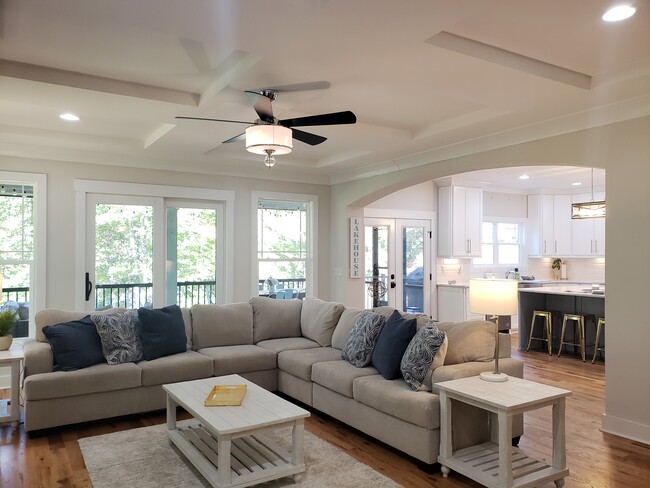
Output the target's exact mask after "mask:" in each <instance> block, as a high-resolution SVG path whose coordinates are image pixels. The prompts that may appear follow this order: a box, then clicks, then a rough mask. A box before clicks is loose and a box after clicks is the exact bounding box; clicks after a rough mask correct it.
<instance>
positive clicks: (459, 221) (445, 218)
mask: <svg viewBox="0 0 650 488" xmlns="http://www.w3.org/2000/svg"><path fill="white" fill-rule="evenodd" d="M482 221H483V190H481V189H480V188H466V187H462V186H444V187H441V188H439V189H438V256H440V257H457V258H458V257H477V256H480V255H481V223H482Z"/></svg>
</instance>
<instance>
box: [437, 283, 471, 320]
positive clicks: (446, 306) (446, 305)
mask: <svg viewBox="0 0 650 488" xmlns="http://www.w3.org/2000/svg"><path fill="white" fill-rule="evenodd" d="M467 295H468V292H467V288H466V287H463V286H444V285H438V320H439V321H440V322H465V320H467V319H466V317H467Z"/></svg>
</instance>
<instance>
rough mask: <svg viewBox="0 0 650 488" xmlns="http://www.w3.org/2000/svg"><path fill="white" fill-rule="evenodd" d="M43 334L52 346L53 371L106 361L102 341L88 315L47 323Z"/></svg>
mask: <svg viewBox="0 0 650 488" xmlns="http://www.w3.org/2000/svg"><path fill="white" fill-rule="evenodd" d="M43 334H45V337H46V338H47V341H48V342H49V343H50V347H51V348H52V354H53V355H54V370H55V371H74V370H76V369H82V368H87V367H88V366H92V365H93V364H98V363H105V362H106V359H105V358H104V354H103V353H102V341H101V339H100V337H99V334H98V333H97V329H96V328H95V323H94V322H93V321H92V320H91V319H90V316H89V315H86V316H85V317H84V318H83V319H81V320H72V321H70V322H63V323H60V324H56V325H47V326H45V327H43Z"/></svg>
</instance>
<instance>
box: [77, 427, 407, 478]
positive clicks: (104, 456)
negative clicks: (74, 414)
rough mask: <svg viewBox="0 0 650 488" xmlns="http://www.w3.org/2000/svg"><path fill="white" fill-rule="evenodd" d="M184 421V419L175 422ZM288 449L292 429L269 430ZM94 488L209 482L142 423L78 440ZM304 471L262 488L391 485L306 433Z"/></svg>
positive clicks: (160, 432)
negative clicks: (137, 427)
mask: <svg viewBox="0 0 650 488" xmlns="http://www.w3.org/2000/svg"><path fill="white" fill-rule="evenodd" d="M179 425H182V422H179ZM268 437H271V438H272V439H273V440H275V441H276V442H277V443H278V444H279V445H280V446H281V447H283V448H285V449H289V448H290V445H291V430H290V429H283V430H280V431H276V432H271V433H269V434H268ZM79 446H80V447H81V452H82V454H83V458H84V461H85V463H86V468H87V469H88V473H89V474H90V479H91V480H92V483H93V487H94V488H123V487H125V486H138V487H139V488H149V487H151V488H154V487H155V488H172V487H183V488H194V487H197V488H202V487H209V486H210V484H209V483H208V482H207V481H206V480H205V479H204V478H203V476H201V474H200V473H199V472H198V471H197V470H196V469H195V468H194V467H193V466H192V465H191V464H190V463H189V462H188V461H187V460H186V459H185V458H184V456H183V455H182V454H181V453H180V451H179V450H178V449H176V446H174V445H173V444H172V443H171V441H169V439H168V437H167V431H166V426H165V425H157V426H153V427H143V428H139V429H132V430H126V431H122V432H116V433H113V434H105V435H100V436H95V437H86V438H84V439H79ZM304 447H305V465H306V466H307V470H306V471H305V472H304V473H301V474H298V475H294V476H288V477H285V478H280V479H278V480H275V481H269V482H267V483H263V484H261V485H257V486H260V487H263V488H281V487H282V488H284V487H291V486H296V487H303V488H309V487H318V488H321V487H332V488H334V487H336V488H367V487H372V488H393V487H399V486H401V485H398V484H397V483H395V482H394V481H392V480H391V479H389V478H387V477H386V476H384V475H382V474H381V473H379V472H377V471H375V470H374V469H372V468H370V467H369V466H367V465H365V464H363V463H360V462H359V461H357V460H355V459H354V458H352V457H351V456H349V455H348V454H346V453H344V452H343V451H341V450H340V449H338V448H336V447H334V446H333V445H331V444H329V443H327V442H325V441H323V440H321V439H319V438H318V437H316V436H315V435H313V434H311V433H309V432H307V431H305V440H304Z"/></svg>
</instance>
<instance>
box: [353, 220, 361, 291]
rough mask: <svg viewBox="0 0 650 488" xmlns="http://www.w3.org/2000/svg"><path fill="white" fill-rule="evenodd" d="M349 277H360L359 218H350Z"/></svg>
mask: <svg viewBox="0 0 650 488" xmlns="http://www.w3.org/2000/svg"><path fill="white" fill-rule="evenodd" d="M350 278H361V219H360V218H358V217H351V218H350Z"/></svg>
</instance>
